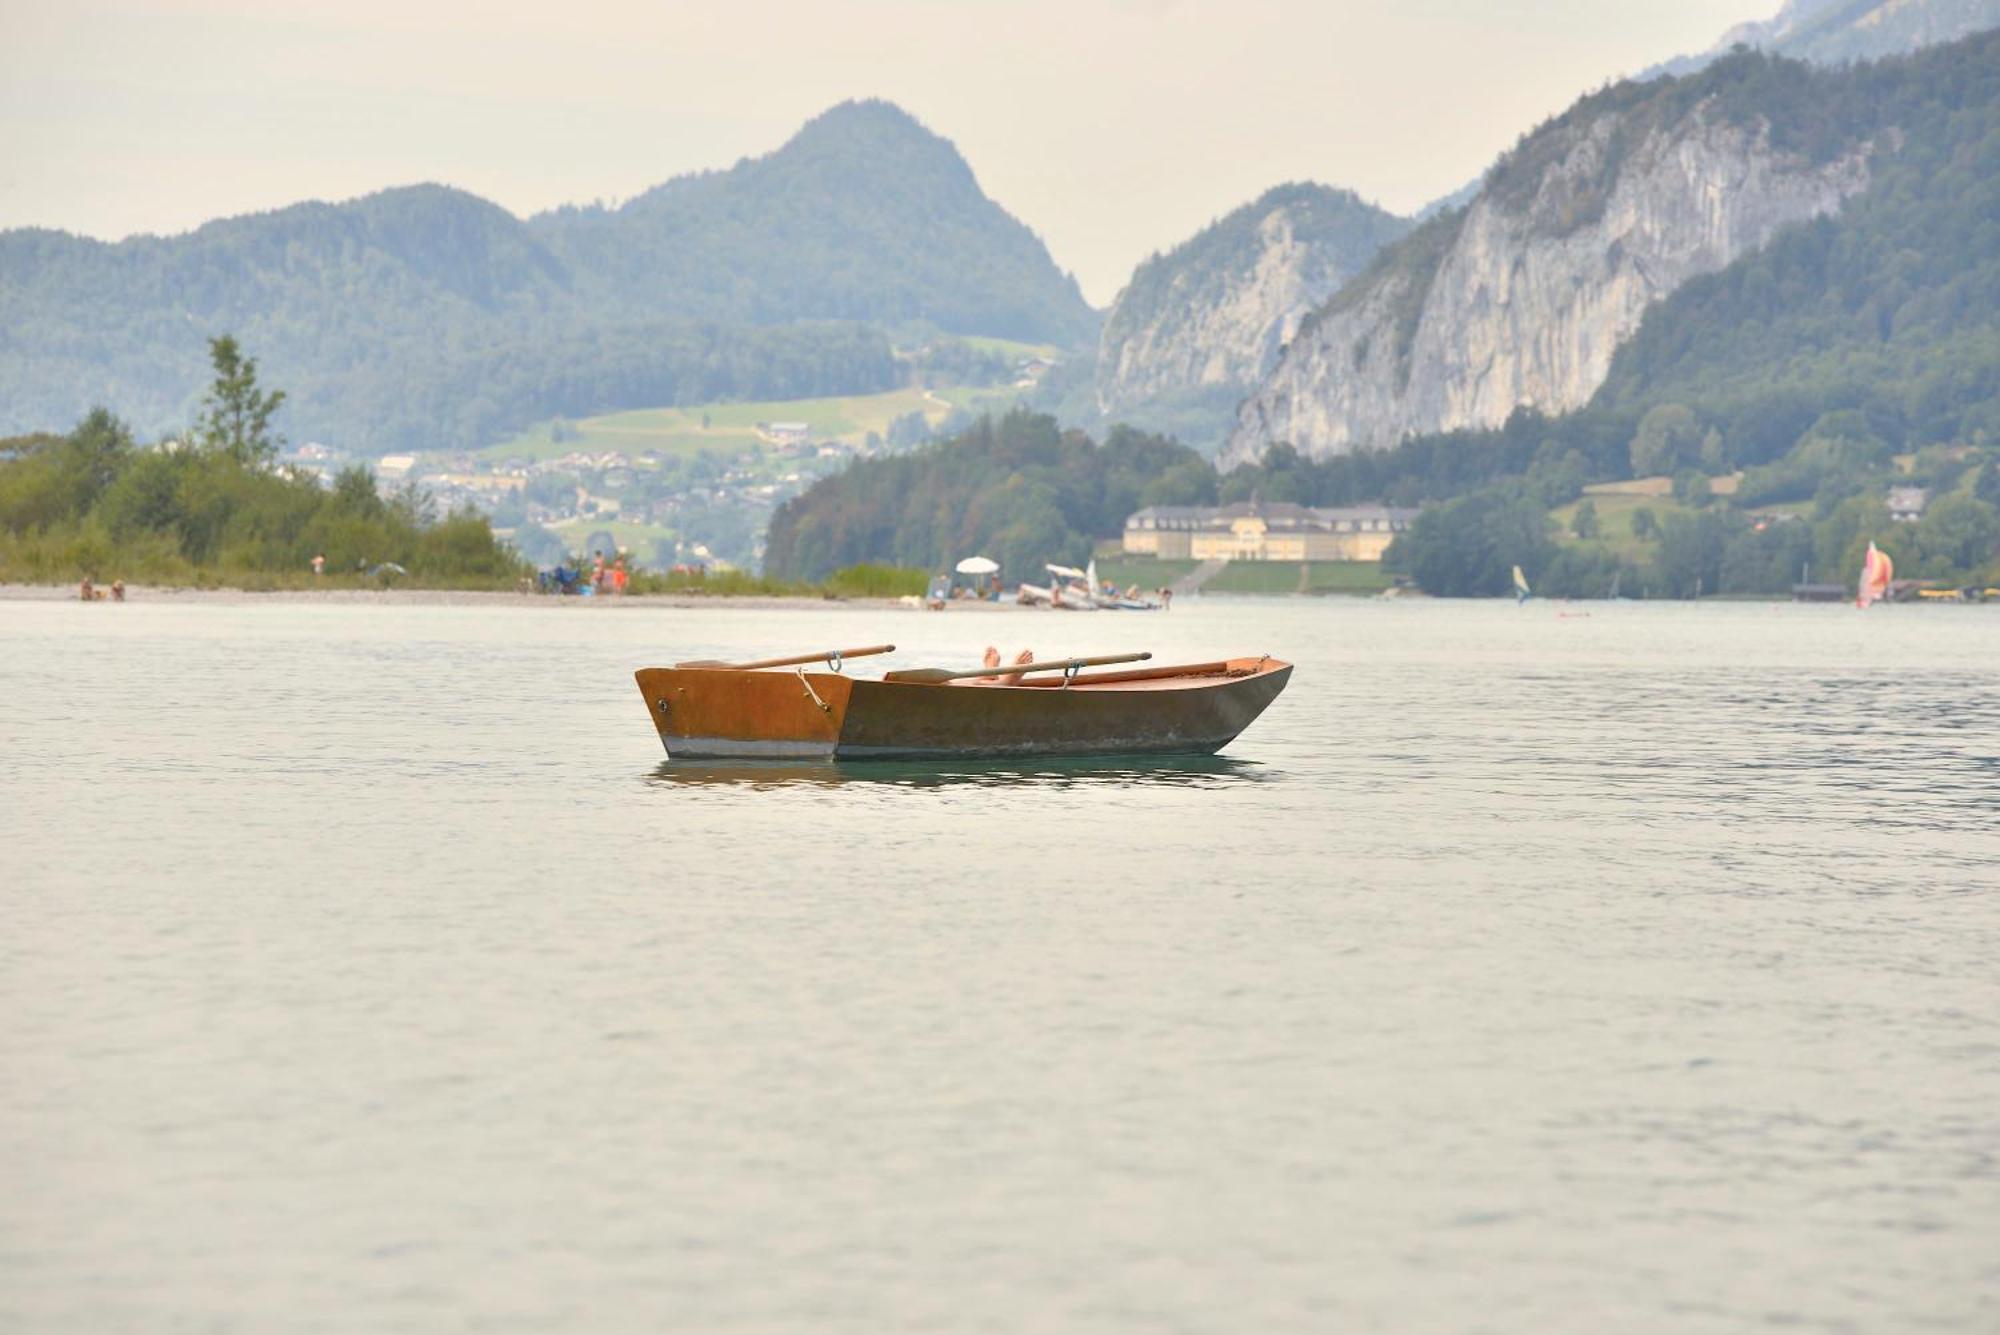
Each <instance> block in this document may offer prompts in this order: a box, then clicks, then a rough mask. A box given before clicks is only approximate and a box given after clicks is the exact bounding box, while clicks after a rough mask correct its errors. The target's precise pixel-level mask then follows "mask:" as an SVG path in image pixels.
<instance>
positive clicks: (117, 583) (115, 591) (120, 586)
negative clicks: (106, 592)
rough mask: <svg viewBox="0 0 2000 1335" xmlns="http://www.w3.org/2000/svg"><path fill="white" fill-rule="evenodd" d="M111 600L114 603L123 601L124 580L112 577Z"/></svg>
mask: <svg viewBox="0 0 2000 1335" xmlns="http://www.w3.org/2000/svg"><path fill="white" fill-rule="evenodd" d="M111 601H112V602H114V603H122V602H124V601H125V581H124V580H122V579H114V580H112V581H111Z"/></svg>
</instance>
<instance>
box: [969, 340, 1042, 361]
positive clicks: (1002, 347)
mask: <svg viewBox="0 0 2000 1335" xmlns="http://www.w3.org/2000/svg"><path fill="white" fill-rule="evenodd" d="M954 337H956V338H957V339H958V341H959V342H961V343H963V344H965V345H966V346H967V347H970V348H977V349H978V350H979V351H981V352H997V353H999V354H1000V355H1001V356H1002V357H1012V358H1014V359H1015V360H1016V361H1020V360H1022V359H1023V358H1027V357H1046V358H1048V359H1049V360H1050V361H1054V360H1056V359H1057V358H1058V357H1060V356H1061V355H1062V349H1061V348H1058V347H1057V346H1056V345H1055V344H1053V343H1017V342H1015V341H1014V340H1013V339H1011V338H988V337H987V336H986V335H984V334H958V335H955V336H954Z"/></svg>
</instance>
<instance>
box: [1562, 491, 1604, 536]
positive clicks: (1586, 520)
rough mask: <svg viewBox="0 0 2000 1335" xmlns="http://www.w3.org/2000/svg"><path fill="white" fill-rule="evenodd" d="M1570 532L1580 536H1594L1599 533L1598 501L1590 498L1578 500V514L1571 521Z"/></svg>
mask: <svg viewBox="0 0 2000 1335" xmlns="http://www.w3.org/2000/svg"><path fill="white" fill-rule="evenodd" d="M1569 528H1570V532H1572V533H1574V534H1576V536H1577V537H1579V538H1594V537H1596V536H1597V534H1598V523H1597V503H1596V502H1595V501H1592V500H1590V499H1588V498H1586V499H1584V500H1582V501H1580V502H1578V504H1577V507H1576V515H1575V516H1574V517H1573V518H1572V519H1571V520H1570V521H1569Z"/></svg>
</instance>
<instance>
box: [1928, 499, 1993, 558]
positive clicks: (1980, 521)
mask: <svg viewBox="0 0 2000 1335" xmlns="http://www.w3.org/2000/svg"><path fill="white" fill-rule="evenodd" d="M1997 545H2000V510H1996V509H1995V508H1994V507H1993V506H1990V505H1988V504H1987V503H1986V502H1985V501H1982V500H1979V499H1978V498H1976V497H1973V496H1965V495H1954V496H1947V497H1945V498H1944V499H1943V500H1941V501H1938V502H1937V503H1936V504H1934V505H1932V506H1931V507H1930V509H1929V510H1928V511H1926V512H1925V514H1924V517H1923V520H1922V521H1921V522H1920V523H1919V524H1918V525H1917V550H1918V551H1919V552H1921V553H1922V554H1923V556H1924V559H1925V560H1926V561H1928V562H1931V563H1932V564H1933V565H1934V566H1936V567H1939V569H1938V573H1939V574H1957V573H1960V572H1966V573H1969V572H1971V571H1974V570H1978V569H1980V568H1981V567H1983V566H1984V565H1985V564H1986V563H1987V562H1988V561H1990V560H1992V559H1993V551H1994V548H1995V546H1997Z"/></svg>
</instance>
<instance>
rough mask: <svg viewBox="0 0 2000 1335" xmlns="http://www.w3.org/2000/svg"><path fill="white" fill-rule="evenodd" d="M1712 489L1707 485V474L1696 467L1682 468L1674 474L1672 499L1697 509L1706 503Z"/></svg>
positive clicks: (1711, 493) (1712, 491)
mask: <svg viewBox="0 0 2000 1335" xmlns="http://www.w3.org/2000/svg"><path fill="white" fill-rule="evenodd" d="M1713 494H1714V490H1713V488H1712V487H1710V485H1709V481H1708V475H1707V474H1706V473H1704V472H1702V471H1701V470H1700V469H1698V468H1683V469H1682V470H1681V471H1680V472H1678V473H1676V474H1674V499H1675V500H1677V501H1679V502H1680V503H1681V504H1682V505H1691V506H1694V507H1695V508H1697V509H1699V508H1700V507H1702V506H1704V505H1707V504H1708V502H1709V499H1710V497H1711V496H1712V495H1713Z"/></svg>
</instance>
